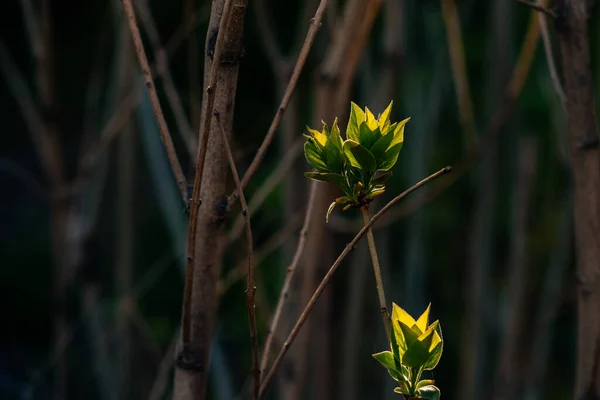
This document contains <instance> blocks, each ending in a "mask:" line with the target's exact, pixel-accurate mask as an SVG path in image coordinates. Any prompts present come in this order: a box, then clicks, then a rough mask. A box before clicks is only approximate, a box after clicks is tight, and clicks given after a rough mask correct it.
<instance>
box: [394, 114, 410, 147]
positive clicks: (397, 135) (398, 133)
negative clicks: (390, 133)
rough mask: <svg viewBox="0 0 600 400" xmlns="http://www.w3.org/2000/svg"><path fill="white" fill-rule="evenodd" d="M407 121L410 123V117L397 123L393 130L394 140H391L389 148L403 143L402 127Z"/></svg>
mask: <svg viewBox="0 0 600 400" xmlns="http://www.w3.org/2000/svg"><path fill="white" fill-rule="evenodd" d="M408 121H410V117H408V118H406V119H404V120H402V121H400V122H398V124H397V125H396V127H395V128H394V139H393V140H392V143H391V144H390V147H391V146H394V145H396V144H398V143H402V142H404V126H405V125H406V123H407V122H408Z"/></svg>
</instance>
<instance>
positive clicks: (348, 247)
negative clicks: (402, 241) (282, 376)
mask: <svg viewBox="0 0 600 400" xmlns="http://www.w3.org/2000/svg"><path fill="white" fill-rule="evenodd" d="M451 171H452V168H451V167H445V168H443V169H441V170H439V171H438V172H436V173H434V174H433V175H430V176H428V177H427V178H425V179H423V180H422V181H420V182H418V183H416V184H415V185H414V186H412V187H410V188H409V189H407V190H405V191H404V192H402V193H401V194H399V195H398V196H396V197H394V198H393V199H392V200H390V201H389V203H387V204H386V205H385V206H384V207H383V208H382V209H381V210H379V212H377V214H375V215H374V216H373V218H371V220H370V221H369V222H368V223H367V224H365V226H364V227H363V228H362V229H361V230H360V231H359V232H358V233H357V234H356V236H354V239H352V241H350V243H348V244H347V245H346V247H345V248H344V250H343V251H342V253H341V254H340V255H339V256H338V258H337V259H336V260H335V262H334V263H333V265H332V266H331V268H329V271H327V274H326V275H325V277H323V280H322V281H321V283H320V284H319V286H318V287H317V289H316V290H315V292H314V294H313V295H312V297H311V298H310V300H309V302H308V304H307V305H306V307H305V308H304V310H303V311H302V314H301V315H300V317H299V318H298V321H297V322H296V324H295V325H294V327H293V328H292V331H291V332H290V334H289V335H288V337H287V339H286V341H285V343H284V344H283V347H282V349H281V351H280V352H279V354H278V355H277V357H276V358H275V361H274V362H273V366H272V367H271V369H270V370H269V373H268V374H267V375H266V376H265V378H264V379H263V381H262V384H261V387H260V393H259V398H260V399H262V398H263V397H264V395H265V394H266V391H267V389H268V388H269V385H270V383H271V380H272V379H273V376H274V375H275V372H276V371H277V367H278V366H279V364H280V363H281V360H282V359H283V356H285V354H286V353H287V351H288V349H289V348H290V346H291V344H292V342H293V341H294V339H295V338H296V336H297V335H298V332H299V331H300V329H301V328H302V325H304V323H305V322H306V319H307V318H308V315H309V314H310V313H311V311H312V310H313V308H314V306H315V304H316V302H317V300H318V299H319V297H320V296H321V294H322V293H323V291H324V290H325V287H326V286H327V285H328V284H329V282H330V281H331V279H332V277H333V274H335V272H336V271H337V269H338V268H339V266H340V265H341V263H342V261H343V260H344V259H345V258H346V256H347V255H348V254H349V253H350V251H351V250H352V249H353V248H354V246H355V245H356V243H358V241H359V240H360V239H361V238H362V237H363V236H364V235H365V234H366V233H367V231H368V230H369V229H370V228H371V227H372V226H373V224H374V223H375V222H377V220H378V219H379V218H381V216H382V215H384V214H385V213H386V212H387V211H388V210H389V209H390V208H391V207H392V206H394V204H396V203H397V202H399V201H400V200H402V199H403V198H405V197H406V196H408V195H409V194H411V193H412V192H414V191H415V190H417V189H419V188H420V187H422V186H424V185H426V184H427V183H429V182H431V181H433V180H435V179H436V178H439V177H440V176H442V175H445V174H447V173H449V172H451Z"/></svg>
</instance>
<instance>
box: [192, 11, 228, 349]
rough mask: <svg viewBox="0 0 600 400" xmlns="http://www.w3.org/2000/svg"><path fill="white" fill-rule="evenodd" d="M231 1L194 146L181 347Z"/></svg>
mask: <svg viewBox="0 0 600 400" xmlns="http://www.w3.org/2000/svg"><path fill="white" fill-rule="evenodd" d="M232 3H233V2H232V0H225V4H224V5H223V13H222V14H221V20H220V22H219V32H218V34H217V40H216V43H215V52H214V55H213V62H212V66H211V68H210V79H209V84H208V87H207V88H206V110H205V111H204V124H203V128H202V131H201V133H200V137H201V142H200V145H199V146H198V157H197V158H196V174H195V176H194V188H193V190H192V198H191V199H190V202H189V203H190V222H189V233H188V255H187V268H186V275H185V294H184V298H183V320H182V325H181V326H182V339H183V344H184V346H186V345H188V344H189V341H190V322H191V318H192V313H191V311H192V290H193V289H192V284H193V279H194V265H195V264H194V259H195V257H196V246H195V243H196V229H197V227H198V211H199V209H200V204H201V201H200V190H201V189H202V175H203V173H204V161H205V159H206V149H207V147H208V137H209V136H210V125H211V121H212V118H213V108H214V105H215V94H216V92H217V75H218V72H219V65H220V63H221V53H222V52H223V42H224V38H225V31H226V28H227V23H228V21H229V15H230V14H231V5H232Z"/></svg>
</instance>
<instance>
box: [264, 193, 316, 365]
mask: <svg viewBox="0 0 600 400" xmlns="http://www.w3.org/2000/svg"><path fill="white" fill-rule="evenodd" d="M316 192H317V183H316V182H311V185H310V194H309V195H308V204H307V206H306V214H305V215H304V223H303V224H302V230H300V236H299V238H298V246H297V247H296V251H295V253H294V257H293V259H292V262H291V264H290V266H289V267H288V269H287V275H286V276H285V280H284V282H283V287H282V289H281V293H280V294H279V300H277V307H276V308H275V312H274V313H273V320H272V321H271V326H270V327H269V331H268V333H267V340H266V342H265V348H264V350H263V357H262V360H261V362H260V371H261V373H262V374H264V373H265V370H266V368H267V364H268V362H269V357H270V355H271V347H272V346H273V338H274V337H275V332H277V328H278V327H279V321H280V320H281V315H282V313H283V306H284V305H285V302H286V301H287V299H288V297H289V292H290V288H291V285H292V280H293V278H294V275H295V272H296V267H297V266H298V263H299V262H300V258H301V257H302V253H303V252H304V246H305V244H306V234H307V232H308V228H309V227H310V220H311V215H312V211H313V207H314V204H315V193H316Z"/></svg>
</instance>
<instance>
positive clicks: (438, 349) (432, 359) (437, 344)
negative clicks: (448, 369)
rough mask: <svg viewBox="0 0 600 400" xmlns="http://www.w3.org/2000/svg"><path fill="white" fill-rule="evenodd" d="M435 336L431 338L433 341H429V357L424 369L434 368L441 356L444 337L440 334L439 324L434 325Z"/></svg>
mask: <svg viewBox="0 0 600 400" xmlns="http://www.w3.org/2000/svg"><path fill="white" fill-rule="evenodd" d="M435 333H436V335H435V337H434V338H433V341H432V343H431V346H432V347H430V350H429V359H428V360H427V362H426V363H425V365H424V367H423V368H424V369H426V370H431V369H434V368H435V367H436V366H437V365H438V363H439V362H440V358H441V357H442V352H443V349H444V339H443V336H442V327H441V326H440V324H439V323H438V324H436V326H435Z"/></svg>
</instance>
